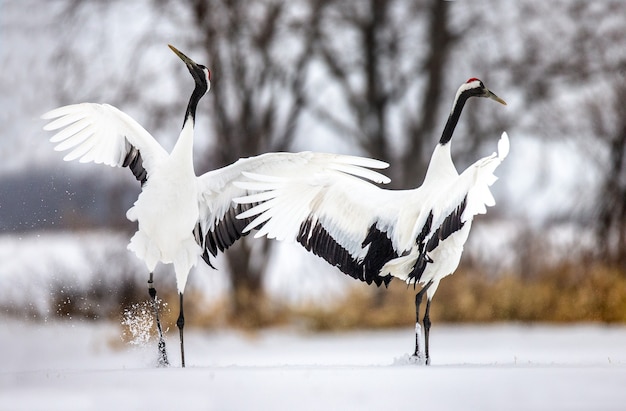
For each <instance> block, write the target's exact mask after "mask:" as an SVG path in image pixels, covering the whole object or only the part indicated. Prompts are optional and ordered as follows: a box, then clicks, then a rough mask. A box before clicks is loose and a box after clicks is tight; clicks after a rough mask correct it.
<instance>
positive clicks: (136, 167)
mask: <svg viewBox="0 0 626 411" xmlns="http://www.w3.org/2000/svg"><path fill="white" fill-rule="evenodd" d="M169 47H170V48H171V49H172V51H174V53H176V55H178V56H179V57H180V58H181V59H182V60H183V62H185V64H186V65H187V68H188V69H189V72H190V73H191V75H192V77H193V78H194V80H195V88H194V90H193V93H192V94H191V98H190V99H189V104H188V106H187V110H186V112H185V119H184V122H183V127H182V131H181V132H180V136H179V137H178V141H177V142H176V144H175V146H174V148H173V149H172V152H171V153H167V151H165V149H163V147H161V145H160V144H159V143H157V141H156V140H155V139H154V138H153V137H152V136H151V135H150V134H149V133H148V132H147V131H146V130H145V129H144V128H143V127H142V126H140V125H139V124H138V123H137V122H136V121H135V120H133V119H132V118H131V117H129V116H128V115H127V114H125V113H123V112H122V111H120V110H118V109H117V108H115V107H113V106H110V105H108V104H94V103H82V104H75V105H69V106H64V107H60V108H57V109H55V110H52V111H50V112H47V113H45V114H44V115H43V116H42V118H44V119H47V120H52V121H51V122H50V123H48V124H47V125H46V126H45V127H44V129H45V130H59V129H61V130H60V131H58V132H57V133H56V134H55V135H54V136H52V137H51V139H50V141H51V142H53V143H58V144H57V145H56V146H55V150H57V151H65V150H70V151H69V154H67V155H66V156H65V157H64V160H66V161H72V160H77V159H78V160H79V161H80V162H82V163H88V162H94V163H103V164H107V165H109V166H113V167H128V168H129V169H130V170H131V171H132V173H133V174H134V176H135V177H136V179H137V180H138V181H140V182H141V193H140V194H139V197H138V199H137V201H136V202H135V204H134V205H133V207H131V208H130V209H129V210H128V212H127V214H126V216H127V218H128V219H129V220H131V221H136V222H137V224H138V230H137V232H136V233H135V235H134V236H133V237H132V238H131V240H130V244H129V245H128V249H129V250H131V251H133V252H134V253H135V254H136V255H137V257H139V258H140V259H141V260H143V261H144V262H145V264H146V266H147V268H148V271H149V273H150V275H149V280H148V287H149V293H150V297H151V298H152V301H153V303H154V309H155V314H156V317H157V318H156V319H157V329H158V332H159V363H160V365H168V360H167V354H166V350H165V341H164V339H163V333H162V331H161V325H160V322H159V319H158V308H157V304H156V289H155V288H154V283H153V271H154V269H155V267H156V265H157V263H158V262H162V263H165V264H168V263H172V264H173V265H174V271H175V273H176V284H177V289H178V293H179V302H180V314H179V317H178V320H177V322H176V324H177V326H178V328H179V334H180V350H181V365H182V366H183V367H184V366H185V354H184V343H183V327H184V324H185V319H184V315H183V293H184V290H185V284H186V282H187V277H188V275H189V271H190V270H191V268H192V267H193V266H194V265H195V264H196V262H197V261H198V257H202V258H203V259H204V260H205V261H206V262H207V264H209V265H211V262H210V255H213V256H216V255H217V254H218V252H219V251H224V250H225V249H227V248H228V247H230V246H231V245H232V244H233V243H234V242H235V241H236V240H237V239H239V238H240V237H241V236H242V235H243V234H242V231H243V228H244V227H245V226H246V225H247V223H248V222H246V221H245V220H244V221H242V220H240V219H236V218H235V216H236V215H237V214H239V213H241V212H243V211H245V210H246V209H248V208H250V205H245V206H242V205H236V204H234V203H233V202H232V199H233V198H234V197H238V196H244V195H246V194H247V192H246V191H245V190H243V189H240V188H237V187H235V186H234V185H233V184H231V182H233V181H234V180H236V179H241V178H242V172H244V171H248V172H254V173H263V174H268V175H297V174H300V173H304V174H307V175H317V176H319V177H320V178H322V179H332V178H336V177H344V178H348V179H350V178H354V179H359V180H360V178H365V179H369V180H371V181H375V182H378V183H386V182H389V179H388V178H387V177H385V176H383V175H381V174H379V173H378V172H376V171H373V170H370V168H373V169H382V168H386V167H387V166H388V164H387V163H384V162H382V161H378V160H373V159H368V158H360V157H352V156H341V155H335V154H324V153H311V152H302V153H268V154H264V155H260V156H256V157H251V158H246V159H240V160H238V161H237V162H235V163H233V164H231V165H229V166H226V167H223V168H221V169H218V170H213V171H210V172H207V173H205V174H203V175H201V176H196V174H195V172H194V167H193V134H194V124H195V118H196V107H197V105H198V102H199V101H200V99H201V98H202V96H204V94H206V92H207V91H208V90H209V88H210V84H211V73H210V71H209V69H207V68H206V67H205V66H202V65H200V64H196V63H194V62H193V61H192V60H191V59H190V58H188V57H187V56H185V55H184V54H183V53H181V52H180V51H178V50H177V49H176V48H174V47H173V46H171V45H170V46H169ZM347 175H355V176H358V177H347ZM211 266H212V265H211Z"/></svg>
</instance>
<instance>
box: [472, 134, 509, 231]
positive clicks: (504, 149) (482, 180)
mask: <svg viewBox="0 0 626 411" xmlns="http://www.w3.org/2000/svg"><path fill="white" fill-rule="evenodd" d="M509 148H510V146H509V137H508V135H507V133H506V132H504V133H502V136H501V137H500V140H499V141H498V152H497V153H493V154H492V155H490V156H489V157H485V158H483V159H480V160H478V161H477V162H476V163H474V165H473V166H471V167H470V168H469V169H468V170H466V172H468V171H469V172H470V173H471V174H470V175H468V176H467V177H468V178H471V180H472V181H471V188H470V190H469V192H468V194H467V196H468V199H467V206H466V208H465V211H464V213H463V221H467V220H469V219H471V218H472V217H473V216H475V215H477V214H485V213H486V212H487V207H493V206H494V205H495V204H496V200H495V199H494V198H493V195H492V194H491V190H490V189H489V187H490V186H491V185H492V184H493V183H495V182H496V181H497V180H498V177H496V176H495V175H494V172H495V170H496V168H498V166H499V165H500V164H501V163H502V161H503V160H504V159H505V158H506V156H507V155H508V154H509ZM466 172H464V173H463V174H466Z"/></svg>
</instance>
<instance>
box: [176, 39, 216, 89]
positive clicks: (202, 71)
mask: <svg viewBox="0 0 626 411" xmlns="http://www.w3.org/2000/svg"><path fill="white" fill-rule="evenodd" d="M168 46H169V48H170V49H172V51H173V52H174V53H176V55H177V56H178V57H180V59H181V60H182V61H183V62H184V63H185V64H186V65H187V68H188V69H189V72H190V73H191V76H192V77H193V79H194V81H195V82H196V89H199V90H200V91H201V92H202V94H201V95H204V94H205V93H206V92H208V91H209V89H210V88H211V71H210V70H209V69H208V68H206V67H205V66H203V65H202V64H197V63H196V62H194V61H193V60H192V59H190V58H189V57H187V56H185V55H184V54H183V53H182V52H180V51H179V50H178V49H177V48H176V47H174V46H172V45H171V44H168Z"/></svg>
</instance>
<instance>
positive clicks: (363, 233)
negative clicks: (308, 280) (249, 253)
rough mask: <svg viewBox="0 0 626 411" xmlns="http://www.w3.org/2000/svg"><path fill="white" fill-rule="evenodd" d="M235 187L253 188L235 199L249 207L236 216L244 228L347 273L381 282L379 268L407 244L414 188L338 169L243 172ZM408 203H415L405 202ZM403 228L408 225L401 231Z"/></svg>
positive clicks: (416, 195) (415, 198) (414, 210)
mask: <svg viewBox="0 0 626 411" xmlns="http://www.w3.org/2000/svg"><path fill="white" fill-rule="evenodd" d="M244 175H245V176H246V177H247V178H248V179H249V181H245V182H237V183H235V185H236V186H238V187H241V188H245V189H246V190H247V191H248V192H256V194H249V195H247V196H245V197H241V198H236V199H235V202H236V203H238V204H241V205H245V206H248V207H250V206H253V207H252V208H250V209H249V210H248V211H245V212H243V213H241V214H240V215H239V216H238V218H240V219H242V220H243V221H246V222H249V224H248V225H247V226H246V227H245V228H244V231H243V232H244V233H245V232H248V231H250V230H252V229H255V228H258V229H259V231H258V232H257V233H256V235H255V237H260V236H264V235H267V236H268V237H269V238H275V239H278V240H284V241H290V242H295V241H297V242H299V243H300V244H301V245H302V246H303V247H305V248H306V249H307V250H308V251H310V252H312V253H314V254H316V255H318V256H320V257H322V258H323V259H324V260H326V261H327V262H328V263H330V264H331V265H333V266H336V267H338V268H339V269H340V270H341V271H342V272H343V273H345V274H348V275H350V276H351V277H353V278H356V279H359V280H361V281H365V282H367V283H368V284H371V283H372V282H374V283H376V284H377V285H381V284H382V283H385V284H387V283H388V282H389V281H390V279H391V278H390V277H387V278H383V277H381V276H379V272H380V269H381V267H382V266H383V265H384V264H385V263H386V262H387V261H389V260H390V259H393V258H396V257H397V256H398V255H399V254H401V253H402V252H404V251H405V250H406V249H407V248H408V249H410V246H411V241H410V239H409V238H408V236H409V235H410V229H411V228H412V225H408V224H402V223H401V224H397V222H398V221H400V222H403V223H408V222H410V223H411V224H412V223H413V222H414V221H415V218H416V217H415V215H414V214H415V213H419V206H418V205H417V203H419V190H411V191H390V190H383V189H381V188H379V187H377V186H375V185H373V184H370V183H369V182H367V181H365V180H363V179H360V178H355V177H353V176H351V175H346V174H343V173H337V172H331V173H320V174H315V173H312V174H305V173H300V174H287V175H281V176H267V175H260V174H251V173H244ZM407 203H410V204H412V205H416V207H415V208H411V206H408V207H406V204H407ZM406 228H408V230H406Z"/></svg>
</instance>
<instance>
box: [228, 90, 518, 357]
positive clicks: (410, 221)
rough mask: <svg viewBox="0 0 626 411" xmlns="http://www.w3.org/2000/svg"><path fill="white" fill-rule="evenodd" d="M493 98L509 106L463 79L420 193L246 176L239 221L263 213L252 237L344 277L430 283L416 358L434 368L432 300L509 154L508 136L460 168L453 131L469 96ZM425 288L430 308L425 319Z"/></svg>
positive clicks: (341, 181) (489, 202)
mask: <svg viewBox="0 0 626 411" xmlns="http://www.w3.org/2000/svg"><path fill="white" fill-rule="evenodd" d="M471 97H486V98H489V99H492V100H495V101H497V102H499V103H501V104H504V105H506V103H505V102H504V100H502V99H501V98H499V97H498V96H496V95H495V94H494V93H493V92H491V91H490V90H489V89H487V88H486V87H485V85H484V84H483V82H482V81H481V80H479V79H477V78H471V79H469V80H468V81H467V82H465V83H463V84H462V85H461V86H460V87H459V89H458V91H457V93H456V95H455V98H454V102H453V104H452V109H451V111H450V115H449V117H448V120H447V122H446V125H445V128H444V130H443V133H442V135H441V138H440V140H439V143H438V144H437V146H436V147H435V150H434V152H433V154H432V157H431V160H430V164H429V166H428V169H427V172H426V176H425V178H424V182H423V184H422V185H421V186H420V187H418V188H415V189H412V190H388V189H382V188H380V187H377V186H375V185H373V184H371V183H369V182H366V181H362V180H354V179H346V178H337V179H335V180H333V181H320V180H319V179H316V178H315V177H312V178H309V177H307V176H302V175H297V176H265V175H262V174H258V173H256V174H255V173H250V172H244V175H245V176H246V177H247V178H248V179H249V180H250V181H247V182H236V183H235V184H236V185H237V186H238V187H240V188H242V189H247V190H249V191H251V192H253V193H255V194H250V195H247V196H244V197H241V198H236V199H235V200H234V201H235V202H237V203H238V204H240V205H247V206H252V208H250V209H248V210H247V211H245V212H243V213H241V214H240V215H239V216H238V218H241V219H246V220H249V219H251V218H254V219H253V220H252V222H251V223H249V224H248V225H247V226H246V227H245V228H244V232H245V233H247V232H249V231H250V230H252V229H254V228H258V229H259V230H258V232H257V233H256V234H255V237H262V236H267V237H269V238H273V239H277V240H279V241H290V242H298V243H300V244H301V245H302V246H303V247H304V248H305V249H306V250H308V251H310V252H312V253H314V254H315V255H317V256H319V257H321V258H323V259H324V260H326V261H327V262H328V263H330V264H331V265H333V266H336V267H337V268H339V270H340V271H342V272H343V273H345V274H348V275H350V276H351V277H353V278H356V279H358V280H361V281H364V282H366V283H368V284H372V283H375V284H376V285H377V286H380V285H381V284H385V285H387V284H388V283H389V282H390V281H391V279H392V278H393V277H396V278H399V279H402V280H403V281H406V282H407V283H408V284H411V283H412V284H413V285H414V287H415V286H416V285H417V284H420V285H421V286H422V288H421V289H420V291H419V292H418V293H417V294H416V297H415V312H416V327H415V328H416V332H415V352H414V354H413V356H412V358H413V360H414V361H415V362H418V363H425V364H430V354H429V333H430V327H431V321H430V304H431V300H432V298H433V296H434V294H435V292H436V290H437V287H438V285H439V282H440V281H441V279H442V278H443V277H445V276H447V275H450V274H452V273H453V272H454V271H455V270H456V268H457V267H458V264H459V261H460V258H461V254H462V252H463V246H464V244H465V241H466V240H467V237H468V234H469V231H470V227H471V223H472V219H473V217H474V216H475V215H477V214H483V213H485V212H486V206H493V205H494V204H495V200H494V198H493V196H492V195H491V192H490V190H489V187H490V186H491V185H492V184H493V183H494V182H495V180H496V177H495V176H494V174H493V172H494V170H495V169H496V168H497V167H498V165H499V164H500V163H501V162H502V160H504V158H505V157H506V156H507V154H508V151H509V140H508V136H507V134H506V133H503V134H502V136H501V138H500V140H499V142H498V152H497V153H493V154H492V155H490V156H488V157H485V158H482V159H480V160H478V161H476V162H475V163H474V164H472V165H471V166H469V167H468V168H467V169H466V170H465V171H463V172H462V173H461V174H459V173H458V172H457V170H456V167H455V166H454V163H453V162H452V157H451V153H450V145H451V139H452V134H453V132H454V129H455V127H456V125H457V123H458V120H459V117H460V116H461V112H462V110H463V107H464V105H465V103H466V101H467V100H468V99H469V98H471ZM424 293H426V294H427V304H426V309H425V313H424V317H423V320H422V323H423V325H424V348H423V349H422V347H421V343H420V340H421V338H422V331H421V325H420V322H419V315H420V305H421V302H422V298H423V295H424Z"/></svg>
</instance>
